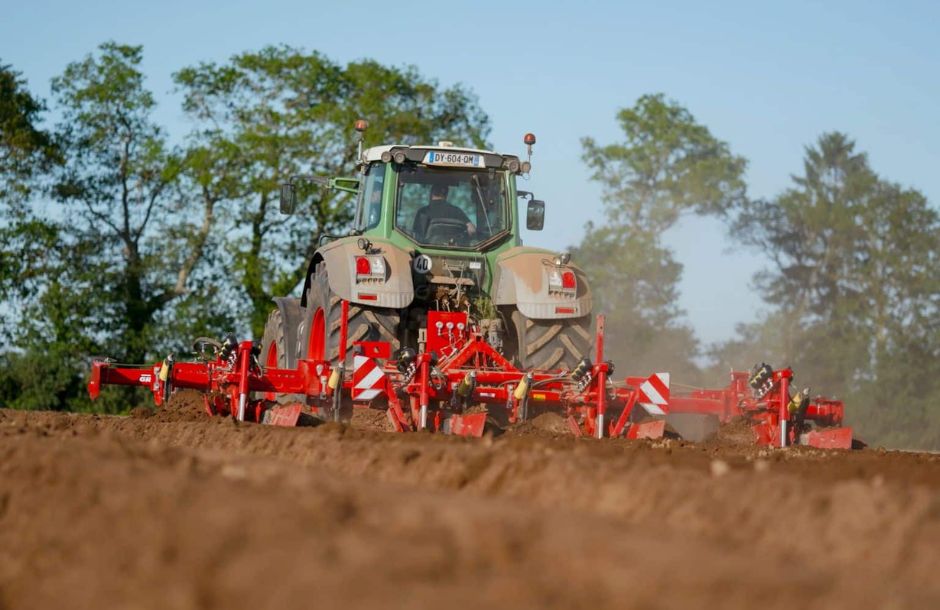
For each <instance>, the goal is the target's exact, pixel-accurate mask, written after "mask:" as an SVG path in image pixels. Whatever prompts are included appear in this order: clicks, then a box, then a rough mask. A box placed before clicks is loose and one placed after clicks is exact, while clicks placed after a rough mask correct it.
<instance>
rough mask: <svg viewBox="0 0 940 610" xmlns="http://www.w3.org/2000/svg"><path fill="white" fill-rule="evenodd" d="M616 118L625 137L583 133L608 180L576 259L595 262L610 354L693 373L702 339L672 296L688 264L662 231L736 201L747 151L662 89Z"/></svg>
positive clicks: (588, 156)
mask: <svg viewBox="0 0 940 610" xmlns="http://www.w3.org/2000/svg"><path fill="white" fill-rule="evenodd" d="M617 119H618V121H619V123H620V127H621V129H622V130H623V133H624V138H625V139H624V141H623V142H622V143H617V144H610V145H606V146H599V145H598V144H597V143H596V142H595V141H594V140H593V139H591V138H584V139H583V140H582V145H583V148H584V155H583V158H584V160H585V162H586V163H587V165H588V167H590V168H591V169H592V170H593V174H592V178H593V179H594V180H596V181H598V182H600V184H601V185H602V187H603V189H604V190H603V200H604V207H605V216H606V223H605V224H604V225H602V226H596V225H594V224H591V223H589V224H588V225H587V230H586V234H585V237H584V239H583V240H582V242H581V245H580V246H578V247H577V248H576V249H575V252H574V256H573V259H574V260H575V261H577V262H578V263H579V264H581V265H583V266H584V267H585V268H586V269H589V270H590V271H591V275H592V287H593V289H594V292H595V298H596V301H597V307H596V309H597V310H598V311H605V312H606V313H607V316H608V329H609V334H610V336H611V341H609V343H608V344H609V345H610V346H611V350H610V352H611V357H612V358H614V359H616V360H617V361H618V362H624V363H628V364H629V366H630V368H631V369H632V370H637V369H641V370H658V369H663V370H672V371H673V372H675V373H678V374H679V376H682V377H684V378H685V379H687V380H688V379H689V378H690V377H691V376H694V375H695V374H696V367H695V365H694V363H693V362H692V358H693V357H694V356H695V355H696V353H697V350H698V346H697V342H696V340H695V338H694V335H693V333H692V330H691V329H690V328H689V327H688V326H686V325H684V324H682V323H681V321H680V320H681V316H682V313H683V312H682V310H681V309H680V308H679V307H678V306H677V305H676V300H677V294H678V293H677V284H678V281H679V278H680V276H681V273H682V265H681V264H680V263H679V262H678V261H676V260H675V259H674V258H673V256H672V253H671V252H670V251H669V250H668V249H667V248H665V247H664V246H663V245H662V241H661V236H662V234H663V232H665V231H666V230H668V229H669V228H670V227H672V226H673V225H675V223H676V222H677V221H678V220H679V218H680V216H681V215H682V214H685V213H697V214H727V213H728V212H729V211H730V210H733V209H736V208H737V207H739V206H740V205H741V204H742V202H743V201H744V199H745V184H744V180H743V176H744V171H745V168H746V161H745V160H744V159H743V158H741V157H738V156H735V155H733V154H732V153H731V152H730V150H729V148H728V145H727V144H725V143H724V142H722V141H720V140H718V139H716V138H715V137H714V136H713V135H712V134H711V133H710V132H709V130H708V128H706V127H705V126H703V125H700V124H699V123H697V122H696V120H695V118H694V117H693V116H692V114H691V113H690V112H689V111H688V110H686V109H685V108H683V107H682V106H680V105H679V104H678V103H676V102H674V101H670V100H666V99H665V97H664V96H663V95H662V94H658V95H645V96H643V97H641V98H640V99H639V100H637V102H636V104H635V105H634V106H633V107H631V108H625V109H623V110H621V111H620V112H619V113H618V115H617ZM618 337H619V339H618Z"/></svg>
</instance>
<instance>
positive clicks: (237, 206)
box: [0, 42, 488, 411]
mask: <svg viewBox="0 0 940 610" xmlns="http://www.w3.org/2000/svg"><path fill="white" fill-rule="evenodd" d="M142 59H143V51H142V49H141V47H138V46H128V45H121V44H117V43H113V42H108V43H105V44H103V45H101V46H100V47H99V48H98V49H97V51H96V52H95V53H93V54H91V55H89V56H87V57H85V58H84V59H82V60H80V61H77V62H73V63H71V64H69V65H68V66H67V67H66V68H65V70H64V72H63V73H62V75H61V76H59V77H57V78H55V79H54V80H53V83H52V85H53V100H52V103H53V104H54V108H55V110H56V111H57V114H58V116H60V117H61V119H62V120H61V122H60V123H59V124H58V125H57V126H56V130H55V133H54V134H53V135H49V134H47V133H45V132H44V131H42V130H40V129H39V127H37V123H38V121H39V119H40V118H41V117H40V115H41V112H42V110H43V109H44V104H43V102H42V101H40V100H37V99H36V98H34V97H32V96H31V95H30V94H29V93H28V92H27V91H26V90H25V86H24V83H23V82H22V80H21V79H20V78H19V75H18V74H17V73H15V72H13V71H12V70H11V69H9V68H7V67H2V68H0V125H2V127H3V132H2V139H0V146H2V148H0V180H2V182H0V195H2V198H0V298H2V306H0V330H2V332H3V338H4V339H5V340H6V346H7V349H6V350H5V351H4V352H2V353H0V405H4V406H15V407H21V408H53V409H63V408H70V409H86V408H88V409H96V410H105V411H116V410H124V409H127V408H128V407H130V406H133V404H135V402H136V401H137V400H139V399H140V398H141V395H140V393H139V392H138V393H135V392H133V391H126V392H122V391H119V390H114V389H112V390H109V391H108V392H107V393H105V394H104V395H103V396H102V399H101V400H99V402H96V403H94V405H92V404H91V403H90V402H89V401H88V399H87V397H86V395H85V389H84V388H85V383H86V382H87V375H88V360H89V357H90V356H91V355H107V356H111V357H115V358H116V359H118V360H121V361H125V362H146V361H151V360H156V359H158V358H160V357H162V356H163V355H164V354H166V353H167V352H170V351H176V352H179V351H185V350H188V349H189V347H190V341H191V339H192V338H194V337H196V336H199V335H208V336H219V335H221V334H222V333H224V332H227V331H231V330H235V331H236V332H237V333H238V334H239V335H241V336H244V335H245V334H246V333H247V331H248V329H249V328H253V329H254V333H255V336H260V334H261V326H262V325H263V320H264V317H265V316H266V315H267V313H268V310H269V309H270V307H271V302H270V299H271V297H272V296H274V295H282V294H287V293H288V292H290V291H291V290H293V289H295V287H296V285H297V284H298V283H299V282H301V281H302V280H303V279H304V278H303V275H304V272H305V270H306V263H307V260H308V259H309V257H310V255H311V254H312V252H313V250H314V248H315V247H316V244H317V242H318V238H319V236H320V235H322V234H324V233H332V232H339V231H342V230H344V229H345V228H346V226H347V224H348V222H349V220H350V215H351V211H352V210H351V207H350V206H349V205H348V200H346V199H343V198H339V197H336V196H335V195H334V194H333V193H330V192H325V193H321V192H309V193H307V197H306V199H305V200H304V202H305V206H306V207H305V208H304V209H303V210H301V213H300V214H298V215H296V216H281V215H279V214H277V213H276V212H277V209H276V208H277V205H276V195H277V187H278V185H279V184H280V182H282V181H284V180H286V179H287V178H289V177H290V176H293V175H297V174H311V173H316V174H343V173H351V172H352V171H353V167H354V161H355V159H354V157H355V142H354V139H353V137H352V136H353V134H352V126H353V123H354V120H355V119H357V118H360V117H363V116H364V117H366V118H368V119H369V120H370V122H371V123H372V129H371V130H370V131H369V133H368V135H367V138H368V139H369V140H370V141H375V142H378V141H380V140H382V141H385V140H396V141H401V142H416V141H418V140H421V141H428V140H433V139H434V138H445V137H446V138H453V139H462V140H464V141H466V142H468V143H472V144H474V145H483V144H484V143H485V137H486V134H487V132H488V120H487V118H486V115H485V114H484V113H483V112H482V111H481V110H480V109H479V107H478V106H477V103H476V100H475V98H474V97H473V95H472V94H471V93H469V92H468V91H467V90H465V89H464V88H463V87H460V86H456V87H449V88H442V87H440V86H438V85H437V83H435V82H434V81H430V80H427V79H425V78H423V77H422V76H421V75H420V74H418V72H417V71H416V70H415V69H414V68H403V69H398V68H389V67H385V66H382V65H381V64H378V63H376V62H373V61H360V62H354V63H351V64H348V65H346V66H340V65H337V64H335V63H333V62H331V61H329V60H328V59H326V58H323V57H322V56H320V55H318V54H316V53H306V52H302V51H299V50H295V49H290V48H286V47H268V48H265V49H263V50H262V51H260V52H257V53H244V54H241V55H238V56H236V57H234V58H233V59H232V60H231V61H230V62H228V63H226V64H224V65H217V64H200V65H198V66H196V67H193V68H186V69H184V70H181V71H180V72H179V73H178V74H177V75H176V79H177V83H178V84H179V87H180V89H181V91H182V92H183V94H184V105H183V109H184V111H185V112H186V113H187V114H189V115H190V116H191V117H192V118H193V120H194V127H193V130H192V132H191V133H190V134H189V136H188V137H187V138H186V142H185V146H174V145H173V144H172V143H170V142H169V141H168V139H167V136H166V134H165V132H164V130H163V129H162V127H161V126H160V125H158V124H157V123H156V122H155V121H154V120H153V112H154V109H155V101H154V97H153V95H152V93H151V92H150V91H149V89H147V87H146V83H145V79H144V75H143V73H142V71H141V69H140V66H141V62H142ZM373 139H374V140H373ZM367 144H368V142H367ZM37 176H38V177H41V178H42V179H43V180H42V182H43V184H39V180H37ZM37 186H44V188H43V189H42V191H40V189H38V188H36V187H37ZM31 189H32V190H31ZM40 192H43V193H45V194H46V195H47V196H48V197H51V198H52V200H53V201H52V202H50V201H48V200H41V199H38V194H39V193H40ZM246 297H247V298H246Z"/></svg>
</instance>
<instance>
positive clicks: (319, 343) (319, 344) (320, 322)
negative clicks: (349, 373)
mask: <svg viewBox="0 0 940 610" xmlns="http://www.w3.org/2000/svg"><path fill="white" fill-rule="evenodd" d="M307 353H308V354H310V356H309V357H310V359H311V360H324V359H325V358H326V320H325V316H324V315H323V308H322V307H319V308H317V311H316V312H315V313H314V314H313V327H312V328H311V329H310V345H308V346H307Z"/></svg>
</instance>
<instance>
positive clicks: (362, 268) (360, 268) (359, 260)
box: [356, 256, 372, 275]
mask: <svg viewBox="0 0 940 610" xmlns="http://www.w3.org/2000/svg"><path fill="white" fill-rule="evenodd" d="M371 274H372V265H370V264H369V259H368V258H366V257H365V256H357V257H356V275H371Z"/></svg>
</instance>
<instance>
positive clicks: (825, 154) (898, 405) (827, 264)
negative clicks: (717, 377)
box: [716, 132, 940, 447]
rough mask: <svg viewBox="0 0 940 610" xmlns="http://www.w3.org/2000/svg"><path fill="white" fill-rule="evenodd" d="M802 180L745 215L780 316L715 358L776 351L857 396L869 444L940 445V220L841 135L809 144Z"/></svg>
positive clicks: (745, 236)
mask: <svg viewBox="0 0 940 610" xmlns="http://www.w3.org/2000/svg"><path fill="white" fill-rule="evenodd" d="M793 182H794V186H793V187H792V188H790V189H787V190H786V191H784V192H783V193H781V194H780V195H779V196H777V197H776V198H774V199H773V200H770V201H763V200H755V201H750V202H747V204H746V205H745V206H743V208H742V209H741V210H740V214H739V215H738V216H737V217H736V219H735V222H734V232H735V234H736V235H737V236H738V237H739V238H740V239H741V240H742V241H743V242H744V243H747V244H750V245H752V246H755V247H757V248H759V249H760V250H761V251H762V252H764V253H765V254H766V255H767V257H768V259H769V260H770V261H772V266H771V267H770V268H769V269H767V270H765V271H763V272H762V273H761V274H759V276H758V277H757V278H756V284H757V286H758V288H759V290H760V291H761V293H762V296H763V298H764V300H765V301H766V302H767V303H768V305H769V306H770V307H771V312H770V314H769V316H768V317H767V318H766V319H765V320H762V321H760V322H758V323H756V324H753V325H750V326H748V327H744V328H742V329H741V330H742V337H741V339H739V340H737V341H734V342H732V343H730V344H728V345H725V346H723V348H722V349H720V350H718V352H717V353H716V355H717V356H718V357H719V359H725V360H727V359H728V358H729V357H730V356H731V355H732V354H741V353H743V352H748V353H751V354H755V353H756V352H759V351H763V352H764V353H765V354H772V355H773V356H772V357H773V358H775V359H777V360H778V362H779V364H778V366H783V365H792V366H794V368H795V369H796V370H797V371H798V372H799V374H800V375H801V379H800V384H801V385H802V384H808V385H810V386H811V387H812V388H815V389H818V390H819V391H821V392H824V393H826V394H837V395H840V396H843V397H847V398H849V402H850V403H851V404H850V410H849V413H850V416H852V418H853V420H854V421H855V422H856V423H858V424H859V425H860V426H861V427H862V430H863V433H867V434H868V438H869V440H873V441H876V442H878V441H880V440H885V439H887V440H888V441H889V442H892V443H896V444H904V443H905V442H907V443H917V444H919V445H920V446H928V445H929V446H933V447H938V446H940V413H938V408H937V406H936V405H937V404H940V382H938V381H937V375H936V370H934V369H936V367H937V361H938V359H940V299H938V295H940V261H938V257H940V215H938V214H937V211H936V210H935V209H933V208H931V207H930V205H929V203H928V202H927V200H926V198H925V197H924V196H923V195H922V194H921V193H919V192H917V191H916V190H913V189H906V188H903V187H901V186H900V185H897V184H895V183H892V182H890V181H886V180H884V179H882V178H880V177H879V176H878V175H877V174H876V173H875V172H874V171H873V170H872V169H871V167H870V166H869V163H868V158H867V156H866V155H865V154H864V153H860V152H857V151H856V149H855V143H854V142H853V141H852V140H851V139H850V138H849V137H848V136H846V135H845V134H842V133H837V132H835V133H827V134H823V135H822V136H821V137H820V138H819V140H818V141H817V143H816V145H815V146H813V147H808V148H807V149H806V156H805V160H804V169H803V174H802V175H801V176H795V177H794V178H793ZM767 357H768V356H766V355H765V356H764V358H767ZM931 403H932V404H933V406H931Z"/></svg>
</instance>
